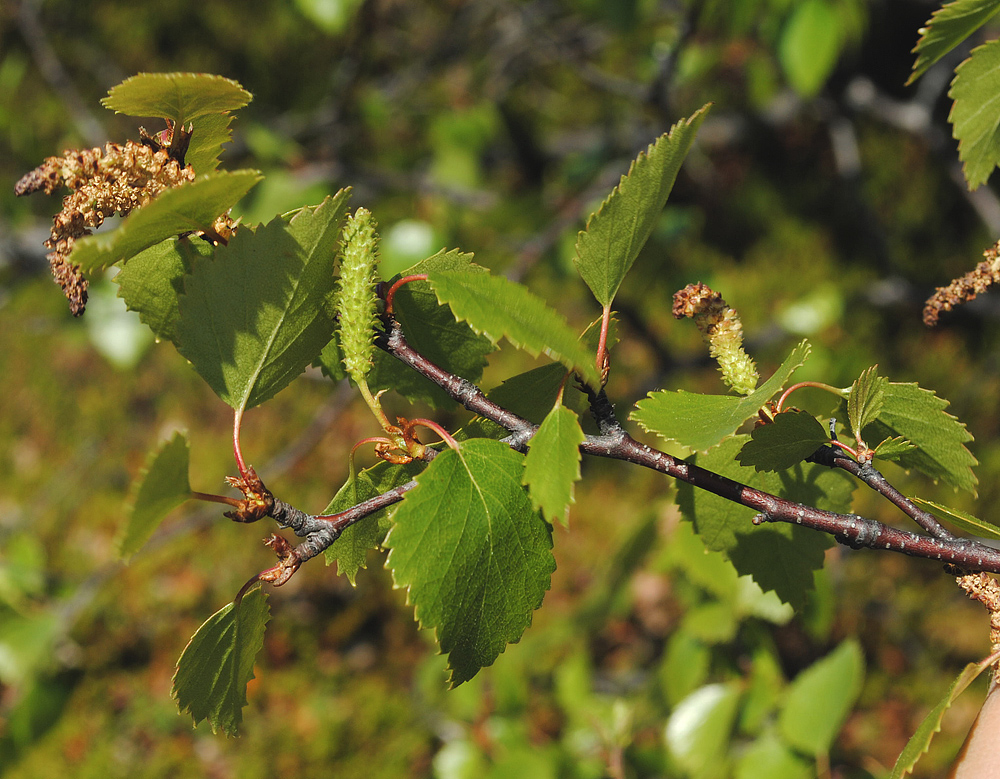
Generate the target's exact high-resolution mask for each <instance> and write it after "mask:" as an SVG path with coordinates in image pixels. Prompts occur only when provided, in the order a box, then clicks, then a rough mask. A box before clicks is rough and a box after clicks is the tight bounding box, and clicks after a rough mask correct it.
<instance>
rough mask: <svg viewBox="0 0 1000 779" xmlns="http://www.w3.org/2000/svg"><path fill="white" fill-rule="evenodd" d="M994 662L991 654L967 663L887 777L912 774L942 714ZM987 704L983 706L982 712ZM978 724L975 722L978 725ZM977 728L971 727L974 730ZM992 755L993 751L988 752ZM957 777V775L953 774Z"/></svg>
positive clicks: (990, 736)
mask: <svg viewBox="0 0 1000 779" xmlns="http://www.w3.org/2000/svg"><path fill="white" fill-rule="evenodd" d="M995 662H996V656H995V655H991V656H990V657H987V658H986V659H985V660H983V661H981V662H978V663H969V664H968V665H967V666H965V668H964V669H963V670H962V673H960V674H959V675H958V676H957V677H956V679H955V681H953V682H952V683H951V686H950V687H949V688H948V692H946V693H945V696H944V698H942V699H941V700H940V701H939V702H938V704H937V706H935V707H934V708H933V709H931V710H930V713H928V715H927V716H926V717H924V719H923V722H921V723H920V725H919V726H918V727H917V730H916V732H915V733H914V734H913V736H911V737H910V740H909V741H907V742H906V746H905V747H903V751H902V752H900V754H899V757H898V758H897V759H896V765H894V766H893V768H892V773H891V774H889V779H903V777H904V776H906V775H907V774H909V773H912V772H913V767H914V766H915V765H916V764H917V761H918V760H920V757H921V756H922V755H923V754H924V752H926V751H927V750H928V749H929V748H930V746H931V741H932V740H933V738H934V734H935V733H937V732H939V731H940V730H941V721H942V720H943V719H944V715H945V712H947V711H948V709H950V708H951V704H953V703H954V702H955V700H956V699H957V698H958V696H959V695H961V694H962V693H963V692H965V690H966V689H967V688H968V686H969V685H970V684H972V683H973V682H974V681H975V680H976V679H977V678H979V675H980V674H981V673H982V672H983V671H985V670H986V669H987V668H989V667H990V666H991V665H993V663H995ZM997 689H998V688H997V687H993V688H992V689H991V690H990V693H989V695H988V696H987V703H988V702H989V698H990V697H991V696H993V695H997V694H998V693H997ZM985 707H986V704H984V705H983V708H984V709H985ZM977 724H978V723H977ZM975 727H976V725H973V728H975ZM987 738H988V739H989V742H990V744H991V745H995V743H996V734H995V733H991V734H988V735H987ZM990 751H991V752H993V751H995V750H993V749H990ZM953 775H954V776H958V775H959V774H953ZM980 775H981V776H988V775H989V773H988V772H984V773H982V774H980ZM968 776H974V774H973V773H969V774H968Z"/></svg>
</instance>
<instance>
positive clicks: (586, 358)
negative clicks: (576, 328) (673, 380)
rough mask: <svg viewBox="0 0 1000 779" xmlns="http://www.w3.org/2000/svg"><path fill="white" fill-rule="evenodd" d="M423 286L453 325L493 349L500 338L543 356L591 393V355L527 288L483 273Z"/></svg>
mask: <svg viewBox="0 0 1000 779" xmlns="http://www.w3.org/2000/svg"><path fill="white" fill-rule="evenodd" d="M427 280H428V281H429V282H430V284H431V286H432V287H433V288H434V292H435V293H436V294H437V297H438V300H439V301H440V302H441V303H444V304H447V305H449V306H450V307H451V310H452V313H453V314H454V315H455V317H456V318H457V319H460V320H464V321H466V322H468V323H469V326H470V327H472V329H473V330H475V331H476V332H477V333H480V334H481V335H485V336H486V337H487V338H489V339H490V341H492V342H493V343H497V342H498V341H499V340H500V339H501V338H504V337H506V338H507V340H508V341H510V342H511V343H512V344H513V345H514V346H516V347H517V348H519V349H524V350H525V351H526V352H528V353H529V354H532V355H535V356H537V355H539V354H544V355H546V356H547V357H551V358H552V359H553V360H556V361H557V362H560V363H562V364H563V365H565V366H566V367H567V368H568V369H570V370H573V371H576V372H577V373H579V374H580V375H581V376H583V378H584V380H585V381H586V382H587V384H589V385H590V386H591V387H599V386H600V384H601V377H600V375H599V374H598V372H597V368H596V367H595V366H594V359H595V358H594V355H593V354H591V353H590V352H589V351H588V350H587V349H586V348H585V347H584V346H583V345H582V344H581V343H580V341H579V339H578V337H577V334H576V333H574V332H573V331H572V330H571V329H570V328H569V325H568V324H567V323H566V320H565V319H564V318H563V317H562V315H561V314H559V313H558V312H556V311H555V310H554V309H551V308H549V307H548V306H547V305H546V304H545V302H544V301H543V300H542V299H541V298H538V297H536V296H535V295H533V294H532V293H531V292H529V291H528V290H527V288H525V287H522V286H521V285H520V284H514V283H513V282H510V281H508V280H507V279H505V278H503V277H501V276H491V275H488V274H485V273H478V274H471V273H449V272H434V273H430V274H428V277H427Z"/></svg>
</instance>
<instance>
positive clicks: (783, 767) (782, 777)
mask: <svg viewBox="0 0 1000 779" xmlns="http://www.w3.org/2000/svg"><path fill="white" fill-rule="evenodd" d="M815 776H816V771H815V769H814V767H813V766H812V764H811V763H810V762H809V761H808V760H803V759H802V758H801V757H800V756H799V755H796V754H795V752H794V751H792V750H791V749H789V747H788V746H787V745H786V744H784V743H782V741H781V739H779V738H777V737H776V736H774V735H773V734H767V735H765V736H763V737H762V738H760V739H759V740H757V741H755V742H754V743H752V744H750V746H748V747H747V748H746V751H745V752H743V753H742V754H741V755H740V760H739V763H738V764H737V765H736V772H735V773H734V774H733V779H812V778H813V777H815Z"/></svg>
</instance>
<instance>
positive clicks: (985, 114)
mask: <svg viewBox="0 0 1000 779" xmlns="http://www.w3.org/2000/svg"><path fill="white" fill-rule="evenodd" d="M948 96H949V97H950V98H951V99H952V100H954V101H955V104H954V105H953V106H952V109H951V113H950V114H949V115H948V121H950V122H951V123H952V133H953V135H954V136H955V138H956V139H957V140H958V158H959V159H960V160H961V161H962V163H963V166H962V172H963V173H964V175H965V181H966V183H967V184H968V186H969V189H976V188H977V187H978V186H979V185H980V184H985V183H986V180H987V179H988V178H989V177H990V174H991V173H992V172H993V169H994V168H995V167H996V165H997V162H998V161H1000V128H998V124H1000V123H998V117H1000V41H990V42H989V43H986V44H984V45H982V46H979V47H978V48H976V49H973V50H972V56H970V57H969V59H967V60H966V61H965V62H963V63H962V64H961V65H959V66H958V68H956V70H955V80H954V81H952V82H951V89H950V90H949V92H948Z"/></svg>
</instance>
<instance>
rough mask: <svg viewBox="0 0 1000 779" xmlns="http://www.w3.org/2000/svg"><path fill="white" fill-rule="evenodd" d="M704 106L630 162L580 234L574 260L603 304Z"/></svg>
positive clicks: (635, 252)
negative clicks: (627, 170) (626, 173)
mask: <svg viewBox="0 0 1000 779" xmlns="http://www.w3.org/2000/svg"><path fill="white" fill-rule="evenodd" d="M709 108H710V105H706V106H704V107H703V108H701V109H700V110H698V111H697V112H696V113H694V114H692V115H691V117H690V118H688V119H682V120H681V121H680V122H678V123H677V124H675V125H674V126H673V127H672V128H670V132H669V133H665V134H663V135H661V136H660V137H659V138H658V139H657V140H656V142H655V143H653V144H651V145H650V146H649V147H648V148H647V149H646V151H645V152H644V153H643V152H640V153H639V156H638V157H636V158H635V160H634V161H633V162H632V165H631V167H630V168H629V172H628V175H627V176H622V178H621V181H620V182H619V183H618V186H617V187H615V188H614V190H612V192H611V194H610V195H609V196H608V198H607V200H605V201H604V202H603V203H602V204H601V207H600V208H599V209H598V210H597V211H596V212H595V213H593V214H591V215H590V218H589V219H588V220H587V229H586V230H584V231H582V232H580V234H579V235H578V236H577V239H576V257H575V258H574V260H573V261H574V263H575V264H576V267H577V270H578V271H579V272H580V275H581V276H582V277H583V280H584V281H585V282H586V283H587V286H588V287H590V290H591V292H593V293H594V297H595V298H597V302H598V303H600V304H601V306H604V307H607V306H610V305H611V301H612V300H613V299H614V297H615V294H616V293H617V292H618V288H619V286H621V283H622V279H624V278H625V275H626V274H627V273H628V271H629V269H630V268H631V267H632V263H634V262H635V259H636V257H638V256H639V252H640V250H641V249H642V247H643V246H644V245H645V244H646V241H647V240H648V239H649V235H650V233H652V231H653V228H654V227H655V226H656V224H657V222H658V221H659V219H660V215H661V213H662V212H663V207H664V205H666V202H667V198H668V197H669V196H670V190H671V189H673V186H674V181H675V180H676V179H677V173H678V171H679V170H680V167H681V164H682V163H683V162H684V158H685V157H686V156H687V153H688V151H689V150H690V149H691V144H692V143H693V142H694V137H695V135H696V134H697V132H698V128H699V127H700V126H701V123H702V121H703V120H704V119H705V116H706V115H707V114H708V109H709Z"/></svg>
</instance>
